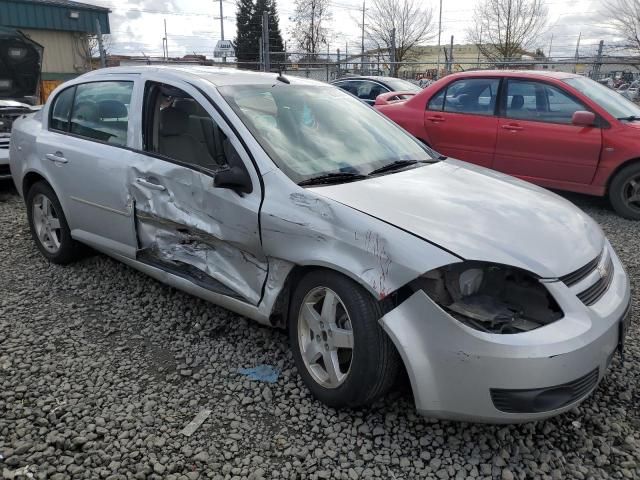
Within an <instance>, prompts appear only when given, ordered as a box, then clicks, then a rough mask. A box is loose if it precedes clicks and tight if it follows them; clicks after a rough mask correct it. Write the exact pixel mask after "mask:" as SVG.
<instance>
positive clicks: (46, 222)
mask: <svg viewBox="0 0 640 480" xmlns="http://www.w3.org/2000/svg"><path fill="white" fill-rule="evenodd" d="M31 214H32V218H33V228H34V230H35V233H36V235H37V237H38V240H39V241H40V244H41V245H42V247H43V248H44V249H45V250H46V251H47V252H49V253H51V254H54V255H55V254H56V253H57V252H58V250H60V244H61V233H60V219H59V217H58V213H57V212H56V208H55V206H54V205H53V203H52V202H51V200H49V199H48V198H47V197H46V196H45V195H43V194H42V193H38V194H37V195H35V197H34V199H33V204H32V212H31Z"/></svg>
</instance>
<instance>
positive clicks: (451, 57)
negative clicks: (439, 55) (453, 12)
mask: <svg viewBox="0 0 640 480" xmlns="http://www.w3.org/2000/svg"><path fill="white" fill-rule="evenodd" d="M452 71H453V35H451V45H450V46H449V73H451V72H452Z"/></svg>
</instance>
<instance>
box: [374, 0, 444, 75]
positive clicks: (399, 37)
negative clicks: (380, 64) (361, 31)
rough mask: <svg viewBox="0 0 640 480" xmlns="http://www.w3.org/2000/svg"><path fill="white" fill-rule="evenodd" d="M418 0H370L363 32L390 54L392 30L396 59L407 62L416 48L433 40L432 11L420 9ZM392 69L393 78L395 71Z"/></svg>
mask: <svg viewBox="0 0 640 480" xmlns="http://www.w3.org/2000/svg"><path fill="white" fill-rule="evenodd" d="M422 3H423V2H422V1H421V0H373V3H372V5H371V7H370V8H368V9H367V10H365V31H366V34H367V37H368V39H369V40H370V41H371V42H373V43H374V44H376V45H379V46H380V47H383V48H385V49H386V50H387V51H391V48H393V38H392V35H393V34H392V32H393V30H394V29H395V60H396V62H406V61H408V60H411V59H412V58H414V57H416V56H417V54H418V52H417V51H416V49H415V47H416V46H417V45H420V44H423V43H425V42H427V41H429V40H430V39H432V38H433V37H434V36H435V34H434V25H433V15H432V12H431V9H429V8H425V9H423V8H420V7H421V5H422ZM396 67H397V66H396V65H393V66H392V75H395V74H396V72H397V68H396Z"/></svg>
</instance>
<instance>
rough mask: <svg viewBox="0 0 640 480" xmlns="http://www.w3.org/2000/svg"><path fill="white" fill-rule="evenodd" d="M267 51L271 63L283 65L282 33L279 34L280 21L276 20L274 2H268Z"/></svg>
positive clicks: (276, 11) (284, 59)
mask: <svg viewBox="0 0 640 480" xmlns="http://www.w3.org/2000/svg"><path fill="white" fill-rule="evenodd" d="M268 11H269V50H270V52H271V53H272V56H271V61H272V62H278V63H285V62H286V60H287V59H286V58H285V55H284V42H283V41H282V33H281V32H280V19H279V18H278V9H277V7H276V0H270V1H269V10H268Z"/></svg>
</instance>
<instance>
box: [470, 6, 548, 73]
mask: <svg viewBox="0 0 640 480" xmlns="http://www.w3.org/2000/svg"><path fill="white" fill-rule="evenodd" d="M475 18H476V21H475V23H474V25H473V26H471V27H470V28H469V30H468V32H467V33H468V36H469V40H470V41H471V42H473V43H475V44H476V45H477V46H478V49H479V50H480V53H482V55H484V56H485V57H486V58H487V59H488V60H491V61H501V62H508V61H511V60H515V59H519V58H520V57H521V56H522V54H523V53H525V52H527V49H530V48H531V47H532V46H533V44H534V43H535V42H536V40H538V39H539V35H540V34H541V33H542V31H543V30H544V28H545V26H546V24H547V18H548V11H547V8H546V6H545V5H544V3H543V0H483V1H482V2H480V3H479V4H478V5H476V8H475Z"/></svg>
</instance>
